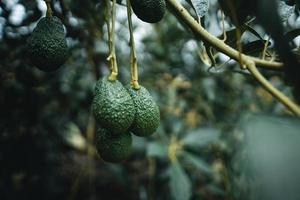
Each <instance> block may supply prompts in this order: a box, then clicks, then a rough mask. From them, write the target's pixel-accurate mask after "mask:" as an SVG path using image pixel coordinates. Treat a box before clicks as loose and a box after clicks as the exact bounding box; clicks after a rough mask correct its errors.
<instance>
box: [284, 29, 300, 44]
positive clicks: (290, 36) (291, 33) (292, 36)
mask: <svg viewBox="0 0 300 200" xmlns="http://www.w3.org/2000/svg"><path fill="white" fill-rule="evenodd" d="M299 35H300V28H298V29H295V30H291V31H289V32H287V33H285V34H284V37H285V38H286V40H287V41H288V42H291V41H292V40H293V39H295V38H296V37H298V36H299Z"/></svg>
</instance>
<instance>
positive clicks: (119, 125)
mask: <svg viewBox="0 0 300 200" xmlns="http://www.w3.org/2000/svg"><path fill="white" fill-rule="evenodd" d="M92 110H93V113H94V116H95V118H96V120H97V122H98V123H99V125H100V126H102V127H103V128H106V129H108V130H109V131H110V132H112V133H115V134H121V133H123V132H126V131H127V130H128V128H129V127H130V125H131V124H132V122H133V120H134V115H135V110H134V104H133V101H132V99H131V97H130V95H129V94H128V92H127V90H126V89H125V88H124V87H123V85H122V84H121V83H120V82H119V81H118V80H115V81H110V80H108V78H107V77H104V78H102V79H100V80H99V81H98V82H97V84H96V88H95V95H94V100H93V103H92Z"/></svg>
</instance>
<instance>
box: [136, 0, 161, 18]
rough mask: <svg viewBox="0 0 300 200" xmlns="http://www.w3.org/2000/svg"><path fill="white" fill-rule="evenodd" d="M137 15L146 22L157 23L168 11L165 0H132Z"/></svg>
mask: <svg viewBox="0 0 300 200" xmlns="http://www.w3.org/2000/svg"><path fill="white" fill-rule="evenodd" d="M131 7H132V10H133V12H134V13H135V15H136V16H137V17H138V18H139V19H141V20H142V21H144V22H148V23H157V22H159V21H160V20H161V19H162V18H163V16H164V14H165V12H166V2H165V0H131Z"/></svg>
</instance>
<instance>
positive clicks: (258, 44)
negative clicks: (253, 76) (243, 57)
mask: <svg viewBox="0 0 300 200" xmlns="http://www.w3.org/2000/svg"><path fill="white" fill-rule="evenodd" d="M265 42H267V41H266V40H255V41H252V42H249V43H247V44H245V45H243V52H244V53H246V54H248V55H252V56H257V55H259V53H261V52H262V51H263V50H264V47H265ZM269 45H270V43H269V44H268V46H269Z"/></svg>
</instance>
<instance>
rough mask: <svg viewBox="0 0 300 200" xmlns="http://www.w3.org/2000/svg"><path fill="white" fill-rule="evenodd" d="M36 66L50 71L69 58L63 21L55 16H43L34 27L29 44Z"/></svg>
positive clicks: (30, 56) (28, 48) (31, 57)
mask: <svg viewBox="0 0 300 200" xmlns="http://www.w3.org/2000/svg"><path fill="white" fill-rule="evenodd" d="M27 50H28V56H29V58H30V60H31V62H32V63H33V65H34V66H36V67H37V68H39V69H40V70H42V71H45V72H50V71H54V70H56V69H58V68H59V67H60V66H61V65H62V64H63V63H64V62H65V61H66V59H67V56H68V46H67V41H66V37H65V31H64V27H63V24H62V22H61V21H60V19H59V18H57V17H55V16H47V17H43V18H42V19H41V20H40V21H39V22H38V24H37V26H36V27H35V28H34V30H33V32H32V34H31V36H30V38H29V40H28V45H27Z"/></svg>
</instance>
